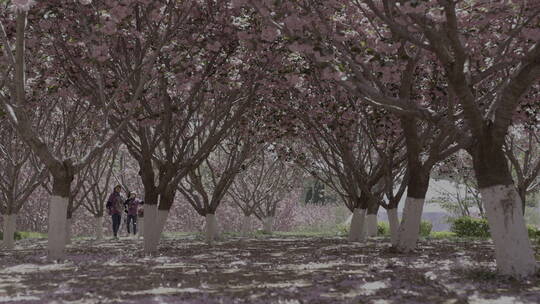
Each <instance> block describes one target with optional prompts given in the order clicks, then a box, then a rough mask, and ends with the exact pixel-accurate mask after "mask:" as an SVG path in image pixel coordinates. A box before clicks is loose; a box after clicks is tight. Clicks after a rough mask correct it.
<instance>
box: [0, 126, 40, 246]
mask: <svg viewBox="0 0 540 304" xmlns="http://www.w3.org/2000/svg"><path fill="white" fill-rule="evenodd" d="M36 162H37V161H36V160H35V159H34V156H33V155H32V151H31V150H29V149H28V147H27V146H26V145H25V144H24V142H22V141H21V140H20V139H19V138H18V137H17V135H16V133H15V130H13V128H12V127H11V126H10V125H9V122H8V121H7V118H0V167H2V170H0V214H2V217H3V223H4V234H3V236H4V241H3V247H4V248H6V249H13V248H14V246H15V241H14V238H13V236H14V234H15V230H16V228H17V226H16V222H17V216H18V214H19V213H20V211H21V208H22V207H23V205H24V204H25V203H27V202H28V200H29V198H30V196H31V195H32V194H33V193H34V191H35V190H36V188H38V187H39V186H40V185H41V183H42V182H43V180H44V179H45V178H46V177H47V171H46V170H43V169H42V168H40V166H39V164H36Z"/></svg>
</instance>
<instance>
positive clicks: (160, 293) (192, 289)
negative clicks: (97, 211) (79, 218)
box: [0, 236, 540, 304]
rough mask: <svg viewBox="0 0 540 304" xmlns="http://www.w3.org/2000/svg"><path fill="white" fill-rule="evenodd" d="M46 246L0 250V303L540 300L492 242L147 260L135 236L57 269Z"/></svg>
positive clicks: (314, 244) (331, 244)
mask: <svg viewBox="0 0 540 304" xmlns="http://www.w3.org/2000/svg"><path fill="white" fill-rule="evenodd" d="M45 246H46V243H45V242H44V241H24V242H21V243H20V244H19V246H18V247H17V249H16V250H13V251H0V265H1V266H0V302H9V303H44V302H57V303H67V302H69V303H290V304H293V303H310V304H311V303H374V304H375V303H376V304H383V303H392V304H394V303H396V304H405V303H448V304H450V303H496V304H497V303H501V304H502V303H540V278H538V277H537V278H533V279H531V280H528V281H523V282H517V281H514V280H511V279H508V278H504V277H500V276H498V275H496V273H495V264H494V262H493V249H492V245H491V244H490V243H489V242H487V241H474V242H456V241H444V240H432V241H429V242H422V243H421V244H420V245H419V248H418V250H417V251H416V252H415V253H411V254H407V255H402V254H397V253H393V252H392V251H391V250H389V248H388V241H387V240H382V239H376V240H372V241H369V242H368V243H367V244H349V243H348V242H347V241H346V240H344V239H342V238H315V237H313V238H303V237H272V236H269V237H266V238H256V239H255V238H254V239H248V238H244V239H243V238H231V239H229V240H227V241H224V242H220V243H217V244H216V245H214V246H208V245H206V244H205V243H203V242H200V241H198V240H196V239H193V238H177V239H167V240H164V241H163V242H162V243H161V247H160V250H159V254H158V255H157V256H154V257H147V256H144V254H143V252H142V249H141V241H139V240H134V239H122V240H120V241H112V240H109V241H105V242H102V243H97V244H96V243H93V242H92V241H88V240H86V241H78V242H75V243H74V244H73V245H70V246H69V247H68V254H67V259H66V261H65V262H64V263H59V264H50V263H47V261H46V252H45V248H46V247H45Z"/></svg>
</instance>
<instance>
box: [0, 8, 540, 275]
mask: <svg viewBox="0 0 540 304" xmlns="http://www.w3.org/2000/svg"><path fill="white" fill-rule="evenodd" d="M2 5H4V6H6V8H7V7H10V9H9V10H8V9H6V10H3V11H2V13H1V14H2V16H1V18H2V19H1V20H2V23H1V28H0V38H1V40H0V41H1V42H2V50H3V52H4V56H3V57H2V58H1V61H0V65H1V66H2V67H3V71H4V72H3V74H2V78H1V79H0V84H1V85H2V87H1V93H2V95H1V98H0V100H1V102H2V105H3V109H4V111H5V114H4V116H5V117H7V118H8V119H9V124H10V126H11V128H13V130H15V132H16V134H17V138H19V140H21V141H23V142H24V143H25V144H26V145H28V147H29V148H30V149H31V151H32V153H31V154H29V155H31V156H30V157H29V159H31V160H32V161H31V166H32V168H35V169H36V171H35V174H36V182H34V183H33V184H36V183H37V184H39V183H40V181H41V179H45V178H50V185H51V187H50V192H51V199H50V203H49V256H50V257H51V258H53V259H56V258H61V257H62V255H63V250H64V247H65V243H66V237H65V235H66V233H65V231H68V230H67V227H68V223H69V220H68V218H69V217H70V214H71V213H72V210H73V209H74V208H76V207H77V204H82V203H81V200H79V201H77V200H76V199H75V198H76V195H79V194H78V193H81V194H80V195H85V194H86V195H87V197H88V196H89V195H90V194H91V195H90V196H89V197H91V198H90V200H92V201H94V202H96V201H97V202H102V199H101V198H102V196H101V195H103V192H100V191H99V190H95V189H96V188H95V187H93V185H95V184H96V181H97V180H100V179H102V178H103V177H104V176H105V178H106V176H110V174H107V170H100V168H101V169H103V168H104V167H103V166H102V165H100V164H102V163H103V161H104V159H105V158H108V157H114V156H110V155H114V153H116V152H114V151H115V149H117V148H118V147H119V146H120V145H125V147H126V149H127V151H128V152H129V154H130V157H132V158H133V159H134V160H136V162H137V163H138V167H139V171H138V174H139V175H140V180H141V183H142V185H143V188H144V194H145V197H144V200H145V205H144V212H145V217H144V218H145V229H144V248H145V251H146V252H148V253H152V252H155V251H156V250H157V246H158V242H159V236H160V234H161V231H162V230H163V227H164V224H165V220H166V218H167V216H168V213H169V210H170V209H171V206H172V204H173V202H174V197H175V195H176V194H177V192H180V193H181V194H182V195H183V196H185V197H186V199H187V200H188V201H189V202H190V204H191V205H192V206H193V207H194V208H195V209H196V210H197V212H198V213H199V214H200V215H202V216H205V217H206V219H207V225H206V230H207V238H208V240H209V241H211V240H213V239H214V237H215V226H216V224H215V217H214V214H215V211H216V209H217V208H218V206H219V204H220V202H221V201H222V199H223V197H224V196H225V195H226V194H227V193H228V192H229V193H230V194H231V195H232V196H234V197H235V199H236V201H237V203H238V204H239V205H240V206H241V208H242V211H243V212H244V213H245V214H246V215H250V214H251V213H253V212H254V210H258V213H259V217H261V216H262V217H264V218H265V220H266V221H267V222H270V221H271V218H272V217H273V207H271V204H270V205H268V206H270V207H268V206H267V205H265V204H266V203H261V202H263V201H264V202H275V201H278V200H279V198H280V197H281V196H282V194H281V193H283V192H285V191H287V187H286V186H287V185H289V184H290V183H289V182H287V181H288V178H289V177H288V176H287V174H288V173H287V174H285V173H283V174H282V179H277V180H275V181H272V180H270V181H268V182H265V183H264V184H266V185H275V187H276V188H272V189H271V190H268V189H265V187H267V186H265V187H261V186H257V183H258V179H257V176H256V175H257V174H255V176H252V177H250V173H247V172H249V170H247V169H246V168H247V167H251V168H258V171H257V172H258V173H259V174H262V175H263V176H264V172H266V171H268V170H273V171H275V170H278V169H279V167H280V166H287V165H286V164H284V163H282V162H281V163H279V164H274V165H273V164H272V161H270V162H269V163H268V164H265V163H266V161H265V160H262V161H260V160H258V161H255V160H257V159H258V158H259V157H258V156H259V155H260V153H261V152H260V151H272V153H270V155H272V156H271V157H273V158H274V160H275V158H279V159H280V160H281V161H285V162H293V163H295V164H296V165H297V167H298V168H301V169H303V170H304V171H305V172H308V173H309V174H311V175H312V176H314V177H316V178H317V179H319V180H320V181H321V182H322V183H324V184H326V185H327V186H329V187H330V188H331V189H333V190H334V191H335V192H336V193H337V194H338V196H339V197H340V198H341V199H342V201H343V202H344V203H345V205H346V206H347V207H348V208H349V210H350V211H351V212H352V213H353V214H354V216H353V219H352V221H351V230H350V231H351V235H350V239H351V240H353V241H362V240H363V238H364V235H365V234H364V232H363V231H362V229H363V227H364V226H365V224H364V221H365V220H366V214H367V215H368V216H367V220H368V221H371V222H373V219H375V214H376V213H377V210H378V208H379V206H382V207H383V208H385V209H387V211H388V214H389V219H390V226H391V231H392V244H393V245H394V246H395V247H396V248H397V249H398V250H400V251H404V252H408V251H412V250H413V249H414V247H415V244H416V241H417V239H418V233H419V226H420V218H421V214H422V209H423V205H424V200H425V194H426V192H427V189H428V186H429V180H430V174H431V172H432V171H433V169H434V168H435V167H437V166H439V165H440V164H441V163H442V162H443V161H445V160H447V159H448V158H449V157H451V156H452V155H454V154H455V153H456V152H458V151H459V150H462V149H463V150H466V151H467V152H468V154H469V155H470V157H471V160H472V169H473V171H474V174H475V177H476V181H477V184H478V188H479V191H480V194H481V198H482V202H483V206H484V209H485V211H486V215H487V218H488V221H489V224H490V229H491V233H492V237H493V239H494V243H495V253H496V260H497V265H498V268H499V269H500V271H501V272H502V273H504V274H509V275H513V276H518V277H520V276H527V275H530V274H532V273H533V272H534V271H535V269H536V261H535V258H534V255H533V251H532V247H531V244H530V242H529V240H528V238H527V231H526V227H525V223H524V220H523V206H522V202H523V201H524V200H523V198H522V196H523V197H524V195H525V194H526V193H527V191H528V189H530V188H531V187H532V186H533V185H535V184H536V183H537V179H536V178H537V176H538V168H536V169H529V168H530V164H529V162H531V161H532V162H534V161H536V160H537V158H535V157H534V156H533V155H532V154H531V153H533V152H531V151H532V148H531V147H528V148H525V152H523V153H525V154H527V153H529V154H530V155H529V154H527V155H529V156H526V157H525V159H526V160H525V162H524V163H520V162H519V159H520V158H519V157H517V158H515V159H512V157H511V156H510V155H511V153H510V154H509V153H508V152H509V151H515V149H512V146H511V145H514V144H515V143H516V141H513V140H512V139H511V138H510V139H508V140H506V138H507V135H508V130H509V128H510V126H511V125H519V127H518V128H521V131H518V132H517V133H516V134H517V135H518V139H519V141H521V140H522V139H523V138H537V134H538V129H537V124H538V115H539V114H538V113H539V109H538V108H539V106H538V102H537V98H538V95H537V92H538V80H539V79H540V46H539V43H540V42H539V41H538V32H539V31H538V27H537V21H538V14H539V13H540V8H539V7H538V5H537V4H535V3H530V1H516V2H512V3H506V2H505V3H493V2H491V1H481V0H478V1H472V2H471V1H467V2H465V1H458V2H455V1H437V2H436V3H433V2H424V1H390V0H382V1H337V0H334V1H305V2H304V1H279V2H270V1H249V0H235V1H231V2H229V1H219V2H213V1H206V2H204V3H201V2H198V1H144V0H132V1H121V2H114V3H110V2H109V1H81V2H80V3H79V2H75V1H72V2H65V1H46V2H38V3H34V2H33V1H30V0H26V1H25V0H18V1H13V2H10V1H3V4H2ZM516 16H517V17H516ZM111 151H112V152H111ZM34 155H35V156H34ZM265 155H266V154H265ZM507 157H508V158H507ZM100 158H101V159H100ZM265 158H266V156H265ZM507 159H510V162H511V164H512V168H513V169H515V170H514V171H516V172H518V171H519V173H517V175H518V178H517V180H518V182H517V184H518V189H519V191H517V190H516V187H515V186H514V181H513V178H512V173H511V172H512V170H511V169H510V168H509V166H508V161H507ZM255 163H257V164H255ZM262 164H265V165H262ZM525 168H527V169H525ZM283 170H285V171H283V172H287V171H291V169H290V168H288V167H285V168H284V169H283ZM93 171H95V172H102V174H101V175H96V176H95V177H91V176H92V173H93ZM43 172H45V173H43ZM241 172H242V173H241ZM239 174H240V177H238V178H236V179H235V177H237V175H239ZM293 175H294V174H293ZM44 176H45V177H44ZM519 176H521V177H519ZM15 180H19V179H17V178H16V179H15ZM92 180H93V181H94V182H91V181H92ZM33 184H32V185H33ZM246 184H249V186H246ZM92 189H93V190H92ZM239 189H240V190H242V192H244V191H245V192H247V193H251V194H248V195H247V196H248V197H252V198H251V201H249V200H248V201H245V200H244V199H243V198H242V195H239V194H238V190H239ZM405 189H406V193H405ZM523 189H525V190H523ZM94 192H95V193H94ZM520 194H521V195H522V196H520ZM23 195H24V194H23ZM403 195H406V203H405V207H404V214H403V217H402V220H401V223H399V221H398V216H397V204H398V202H399V201H400V199H401V197H402V196H403ZM246 199H247V198H246ZM255 202H258V203H256V204H255ZM255 205H256V207H255ZM89 206H91V205H89ZM92 208H93V209H92V210H95V211H96V213H98V214H99V212H101V213H102V212H103V208H102V206H101V207H100V206H98V205H96V206H94V207H92ZM100 208H101V209H100ZM6 214H7V213H6ZM6 222H7V221H6ZM370 226H372V225H368V227H370Z"/></svg>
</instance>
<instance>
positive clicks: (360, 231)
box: [349, 208, 366, 242]
mask: <svg viewBox="0 0 540 304" xmlns="http://www.w3.org/2000/svg"><path fill="white" fill-rule="evenodd" d="M365 218H366V209H360V208H354V211H353V215H352V218H351V226H350V228H349V241H350V242H364V241H365V236H366V234H365V231H364V226H365Z"/></svg>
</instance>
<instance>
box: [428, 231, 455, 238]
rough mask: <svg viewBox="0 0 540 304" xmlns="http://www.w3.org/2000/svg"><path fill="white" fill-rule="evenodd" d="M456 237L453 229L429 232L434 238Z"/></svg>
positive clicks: (430, 236)
mask: <svg viewBox="0 0 540 304" xmlns="http://www.w3.org/2000/svg"><path fill="white" fill-rule="evenodd" d="M456 237H457V236H456V234H455V233H453V232H451V231H432V232H431V233H430V234H429V238H432V239H453V238H456Z"/></svg>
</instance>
